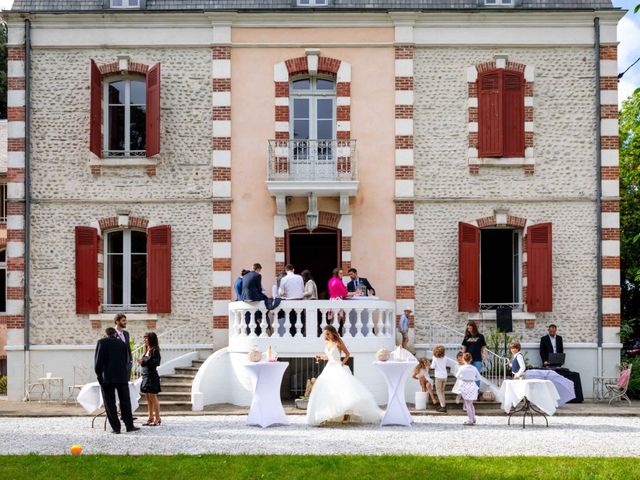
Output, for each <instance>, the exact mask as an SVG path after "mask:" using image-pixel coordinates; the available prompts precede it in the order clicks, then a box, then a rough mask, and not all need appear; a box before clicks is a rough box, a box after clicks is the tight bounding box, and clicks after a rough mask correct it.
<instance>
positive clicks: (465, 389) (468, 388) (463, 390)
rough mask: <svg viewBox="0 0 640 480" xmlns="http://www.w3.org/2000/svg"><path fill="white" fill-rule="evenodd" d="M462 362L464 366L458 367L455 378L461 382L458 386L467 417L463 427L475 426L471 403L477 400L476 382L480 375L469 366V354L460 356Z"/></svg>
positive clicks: (473, 408)
mask: <svg viewBox="0 0 640 480" xmlns="http://www.w3.org/2000/svg"><path fill="white" fill-rule="evenodd" d="M462 360H463V361H464V366H462V367H460V369H459V370H458V373H457V374H456V378H458V379H459V380H461V381H462V384H461V385H460V396H461V397H462V399H463V400H464V406H465V408H466V411H467V417H468V420H467V421H466V422H465V425H475V424H476V409H475V407H474V406H473V401H474V400H477V399H478V385H476V382H477V381H479V380H480V373H479V372H478V370H477V369H476V368H475V367H474V366H473V365H471V354H470V353H468V352H467V353H465V354H464V355H463V356H462Z"/></svg>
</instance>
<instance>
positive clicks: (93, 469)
mask: <svg viewBox="0 0 640 480" xmlns="http://www.w3.org/2000/svg"><path fill="white" fill-rule="evenodd" d="M0 478H1V479H3V480H9V479H11V480H13V479H18V478H27V479H36V478H46V479H57V478H64V479H69V480H71V479H92V478H99V479H101V480H102V479H109V480H111V479H118V478H145V479H148V478H150V479H154V480H164V479H174V478H177V479H189V480H195V479H198V478H215V479H225V480H226V479H278V480H285V479H305V480H315V479H318V480H329V479H334V478H335V479H341V480H344V479H356V480H364V479H387V478H389V479H401V478H407V479H420V478H422V479H428V480H431V479H434V478H454V479H461V480H469V479H514V480H523V479H527V480H528V479H532V478H540V479H542V478H544V479H545V480H546V479H555V478H557V479H562V480H570V479H580V480H582V479H613V478H624V479H629V480H630V479H633V478H640V459H638V458H632V459H629V458H592V457H590V458H584V457H581V458H570V457H552V458H549V457H484V458H483V457H418V456H373V457H372V456H325V457H322V456H276V455H273V456H263V455H255V456H246V455H244V456H234V455H194V456H189V455H177V456H119V457H113V456H106V455H85V456H80V457H72V456H40V455H27V456H0Z"/></svg>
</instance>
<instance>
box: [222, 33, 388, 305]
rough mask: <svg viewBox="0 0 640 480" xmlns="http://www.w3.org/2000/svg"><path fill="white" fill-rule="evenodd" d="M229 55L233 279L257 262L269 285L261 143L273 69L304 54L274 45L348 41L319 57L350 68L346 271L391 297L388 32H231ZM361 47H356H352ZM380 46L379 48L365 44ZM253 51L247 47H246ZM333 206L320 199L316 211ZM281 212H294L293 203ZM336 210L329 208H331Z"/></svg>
mask: <svg viewBox="0 0 640 480" xmlns="http://www.w3.org/2000/svg"><path fill="white" fill-rule="evenodd" d="M232 40H233V43H234V45H236V44H241V43H244V44H247V46H244V47H241V48H232V54H231V65H232V67H231V70H232V73H231V77H232V86H231V92H232V93H231V95H232V100H231V104H232V107H231V110H232V142H231V149H232V175H231V178H232V195H233V204H232V242H233V245H232V258H233V264H232V269H233V275H234V276H235V275H236V274H237V273H238V272H239V270H240V269H242V268H248V267H250V266H251V264H252V263H254V262H256V261H257V262H260V263H261V264H262V265H263V267H264V269H263V278H264V285H265V287H267V289H268V290H270V286H271V284H272V283H273V279H274V275H273V273H274V263H275V260H274V252H275V242H274V220H273V219H274V215H275V211H276V210H275V200H274V198H273V197H271V196H270V194H269V192H268V191H267V188H266V184H265V180H266V175H267V140H268V139H272V138H274V135H275V133H274V122H275V119H274V101H275V100H274V99H275V91H274V80H273V69H274V65H275V64H277V63H280V62H283V61H284V60H286V59H289V58H294V57H300V56H304V55H305V50H304V48H302V47H301V48H289V47H286V46H278V45H275V46H274V44H277V43H280V44H289V45H291V44H294V45H295V44H308V45H307V46H308V47H312V46H314V44H313V43H312V42H317V43H316V45H317V44H321V43H322V42H331V43H334V44H336V43H338V44H340V43H342V44H345V43H353V44H354V45H353V46H351V45H350V46H341V47H332V48H326V47H322V46H320V55H321V56H326V57H332V58H337V59H340V60H343V61H346V62H348V63H350V64H351V136H352V138H354V139H356V140H357V144H358V146H357V150H358V159H359V174H360V190H359V192H358V195H357V197H355V198H352V200H351V212H352V214H353V236H352V247H351V251H352V265H353V266H355V267H356V268H358V270H359V272H360V273H361V274H362V275H363V276H365V277H367V278H369V280H370V281H371V283H372V284H373V285H374V286H375V287H376V289H377V291H378V292H377V293H378V294H379V296H381V297H382V298H384V299H393V298H394V293H395V212H394V203H393V196H394V131H395V130H394V103H395V96H394V51H393V45H392V44H391V42H392V40H393V29H389V28H357V29H353V28H352V29H312V28H309V29H234V31H233V34H232ZM358 42H359V43H366V44H368V46H363V47H359V46H357V43H358ZM257 44H266V45H257ZM372 44H385V46H371V45H372ZM249 45H253V46H249ZM332 203H333V202H327V201H322V200H321V201H320V209H321V210H322V209H323V206H324V205H331V204H332ZM293 205H294V207H292V209H291V210H290V211H289V212H288V213H291V212H294V211H301V210H303V209H304V207H303V208H300V206H299V201H296V202H294V203H293ZM334 205H335V206H336V207H337V203H334Z"/></svg>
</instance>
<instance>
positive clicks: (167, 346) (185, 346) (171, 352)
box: [131, 325, 196, 382]
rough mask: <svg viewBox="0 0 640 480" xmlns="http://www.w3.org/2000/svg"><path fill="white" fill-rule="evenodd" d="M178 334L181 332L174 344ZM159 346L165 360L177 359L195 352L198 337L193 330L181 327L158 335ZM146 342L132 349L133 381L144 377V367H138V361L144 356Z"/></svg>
mask: <svg viewBox="0 0 640 480" xmlns="http://www.w3.org/2000/svg"><path fill="white" fill-rule="evenodd" d="M176 332H180V334H179V338H176V341H175V342H172V341H171V340H172V337H178V335H174V334H175V333H176ZM157 335H158V344H159V345H160V350H161V351H162V355H163V356H164V357H165V359H167V360H168V359H169V357H176V356H178V355H181V354H183V353H188V352H192V351H194V345H195V344H196V335H195V332H194V331H193V330H192V329H188V328H185V327H184V326H183V325H180V326H178V327H175V328H171V329H169V330H165V331H164V332H161V333H158V334H157ZM144 349H145V347H144V342H143V343H140V344H138V345H134V347H133V348H132V349H131V358H132V359H133V367H132V368H131V381H134V382H135V381H136V380H137V379H139V378H140V377H141V375H142V366H140V365H138V363H137V362H136V359H138V358H140V357H142V355H144Z"/></svg>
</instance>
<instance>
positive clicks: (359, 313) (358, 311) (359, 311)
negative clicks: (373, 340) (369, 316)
mask: <svg viewBox="0 0 640 480" xmlns="http://www.w3.org/2000/svg"><path fill="white" fill-rule="evenodd" d="M362 310H363V309H362V308H356V337H358V338H362V337H364V334H363V333H362Z"/></svg>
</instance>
